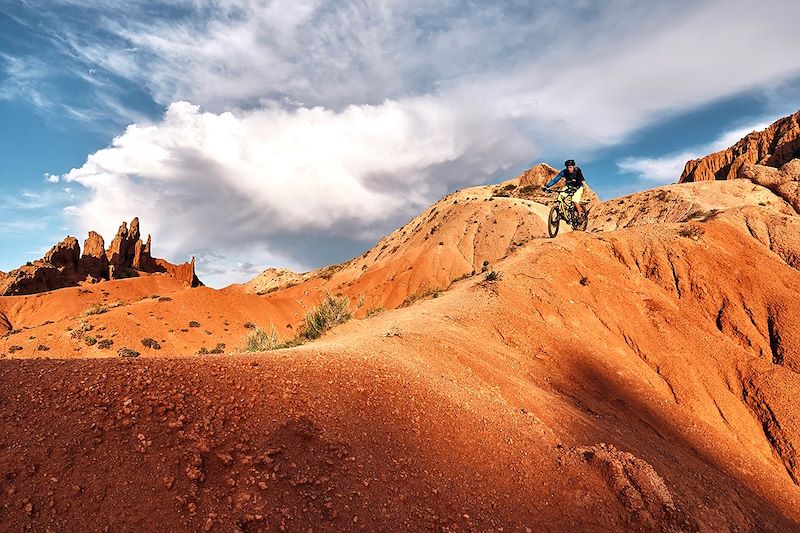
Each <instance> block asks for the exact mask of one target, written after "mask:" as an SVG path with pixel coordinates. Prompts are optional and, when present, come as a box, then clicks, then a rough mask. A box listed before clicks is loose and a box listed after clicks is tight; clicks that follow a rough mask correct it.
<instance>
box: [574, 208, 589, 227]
mask: <svg viewBox="0 0 800 533" xmlns="http://www.w3.org/2000/svg"><path fill="white" fill-rule="evenodd" d="M572 220H573V222H572V229H574V230H577V231H586V226H588V225H589V216H588V214H587V213H584V214H583V215H579V214H578V212H577V211H573V212H572Z"/></svg>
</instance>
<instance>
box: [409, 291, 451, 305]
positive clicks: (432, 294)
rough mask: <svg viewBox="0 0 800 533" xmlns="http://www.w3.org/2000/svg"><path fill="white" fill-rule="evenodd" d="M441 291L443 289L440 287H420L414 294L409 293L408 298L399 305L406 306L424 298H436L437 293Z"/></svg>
mask: <svg viewBox="0 0 800 533" xmlns="http://www.w3.org/2000/svg"><path fill="white" fill-rule="evenodd" d="M443 292H444V289H442V288H441V287H434V288H429V287H428V288H422V289H420V290H419V291H417V292H415V293H414V294H410V295H409V296H408V298H406V299H405V300H404V301H403V303H402V304H401V306H400V307H408V306H409V305H411V304H413V303H414V302H416V301H418V300H422V299H425V298H438V297H439V295H440V294H442V293H443Z"/></svg>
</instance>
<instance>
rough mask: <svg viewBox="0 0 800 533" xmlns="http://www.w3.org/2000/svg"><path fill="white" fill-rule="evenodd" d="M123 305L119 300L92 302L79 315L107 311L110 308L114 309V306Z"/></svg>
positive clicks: (98, 313)
mask: <svg viewBox="0 0 800 533" xmlns="http://www.w3.org/2000/svg"><path fill="white" fill-rule="evenodd" d="M123 305H125V304H124V303H123V302H122V301H119V300H118V301H116V302H113V303H110V304H94V305H93V306H91V307H90V308H89V309H87V310H85V311H84V312H83V313H81V316H91V315H100V314H103V313H105V312H108V311H109V310H111V309H114V308H115V307H121V306H123Z"/></svg>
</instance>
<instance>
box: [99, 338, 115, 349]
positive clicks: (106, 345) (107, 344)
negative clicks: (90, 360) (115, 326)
mask: <svg viewBox="0 0 800 533" xmlns="http://www.w3.org/2000/svg"><path fill="white" fill-rule="evenodd" d="M112 346H114V341H112V340H111V339H103V340H100V341H97V347H98V348H100V349H101V350H108V349H110V348H111V347H112Z"/></svg>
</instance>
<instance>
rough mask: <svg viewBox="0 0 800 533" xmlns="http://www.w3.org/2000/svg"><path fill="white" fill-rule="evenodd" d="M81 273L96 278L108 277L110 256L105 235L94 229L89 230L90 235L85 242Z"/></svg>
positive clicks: (83, 275)
mask: <svg viewBox="0 0 800 533" xmlns="http://www.w3.org/2000/svg"><path fill="white" fill-rule="evenodd" d="M80 273H81V276H82V277H84V278H85V277H86V276H91V277H92V278H94V279H98V280H99V279H108V257H107V256H106V247H105V241H104V240H103V237H102V236H101V235H100V234H99V233H97V232H94V231H90V232H89V237H88V238H87V239H86V241H84V243H83V256H82V257H81V260H80Z"/></svg>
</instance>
